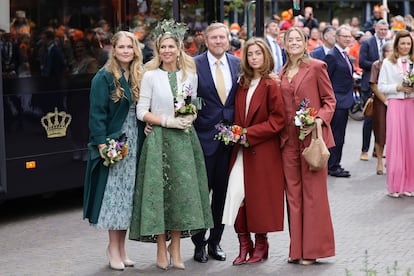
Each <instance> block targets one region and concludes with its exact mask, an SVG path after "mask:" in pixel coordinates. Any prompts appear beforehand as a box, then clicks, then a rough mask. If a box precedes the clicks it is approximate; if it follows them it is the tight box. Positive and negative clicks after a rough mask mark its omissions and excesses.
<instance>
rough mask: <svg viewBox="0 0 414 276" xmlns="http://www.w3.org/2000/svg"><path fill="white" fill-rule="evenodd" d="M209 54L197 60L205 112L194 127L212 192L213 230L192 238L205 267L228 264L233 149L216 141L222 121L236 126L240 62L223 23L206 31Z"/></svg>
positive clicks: (202, 55) (196, 255)
mask: <svg viewBox="0 0 414 276" xmlns="http://www.w3.org/2000/svg"><path fill="white" fill-rule="evenodd" d="M205 37H206V45H207V49H208V51H207V52H204V53H203V54H201V55H199V56H196V57H195V58H194V60H195V63H196V66H197V75H198V90H197V96H198V97H201V98H202V99H203V103H204V104H203V106H202V109H201V110H199V112H198V117H197V120H196V121H195V123H194V126H195V129H196V131H197V134H198V138H199V139H200V143H201V146H202V148H203V152H204V158H205V163H206V168H207V177H208V186H209V189H210V191H211V192H212V200H211V209H212V213H213V220H214V228H212V229H210V234H209V238H208V239H206V238H205V233H206V231H201V232H199V233H197V234H196V235H194V236H192V241H193V243H194V245H195V250H194V260H195V261H197V262H201V263H205V262H207V261H208V256H207V254H206V249H205V247H206V244H208V254H209V255H210V256H211V257H212V258H214V259H216V260H219V261H224V260H226V254H225V253H224V252H223V250H222V249H221V247H220V240H221V236H222V234H223V230H224V225H223V224H222V223H221V221H222V216H223V210H224V202H225V199H226V192H227V182H228V175H229V173H228V169H229V162H230V155H231V150H232V148H231V147H230V146H225V145H224V144H223V143H221V142H219V141H217V140H214V136H215V134H217V130H216V129H215V127H214V126H215V125H216V124H217V123H219V122H220V121H222V120H226V121H229V122H233V116H234V97H235V93H236V90H237V79H238V77H239V73H240V59H239V58H238V57H235V56H233V55H231V54H228V53H226V52H227V50H228V49H229V45H230V41H229V38H230V31H229V29H228V27H227V26H226V25H224V24H222V23H212V24H211V25H209V26H208V27H207V29H206V31H205Z"/></svg>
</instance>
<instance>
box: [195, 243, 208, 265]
mask: <svg viewBox="0 0 414 276" xmlns="http://www.w3.org/2000/svg"><path fill="white" fill-rule="evenodd" d="M194 261H196V262H199V263H206V262H208V256H207V253H206V247H205V246H204V245H203V246H196V248H195V249H194Z"/></svg>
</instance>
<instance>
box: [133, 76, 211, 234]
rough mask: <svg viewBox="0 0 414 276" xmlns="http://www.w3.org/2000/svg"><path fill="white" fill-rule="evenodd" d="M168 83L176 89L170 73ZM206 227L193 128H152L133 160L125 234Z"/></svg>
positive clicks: (205, 194) (204, 187)
mask: <svg viewBox="0 0 414 276" xmlns="http://www.w3.org/2000/svg"><path fill="white" fill-rule="evenodd" d="M159 74H167V72H165V71H163V72H161V71H160V72H159ZM162 76H163V77H165V75H162ZM157 77H158V76H157ZM157 79H158V78H157ZM145 81H146V80H145V75H144V79H143V82H145ZM160 81H161V82H162V79H158V82H160ZM168 81H169V82H170V87H168V88H170V89H171V90H172V91H174V90H175V91H176V87H177V83H176V82H177V78H176V74H175V72H173V73H168ZM166 87H167V86H166ZM167 91H168V90H167ZM141 93H144V92H143V90H141ZM173 94H175V93H173ZM171 104H173V103H171ZM212 226H213V220H212V215H211V208H210V201H209V191H208V183H207V173H206V168H205V163H204V156H203V151H202V148H201V145H200V142H199V140H198V137H197V134H196V132H195V129H194V127H193V126H192V127H191V128H190V129H187V130H185V131H184V130H180V129H169V128H164V127H160V126H153V130H152V132H151V133H150V134H149V135H148V136H147V138H146V139H145V141H144V145H143V148H142V152H141V157H140V161H139V166H138V173H137V182H136V188H135V194H134V201H133V213H132V221H131V226H130V232H129V238H130V239H132V240H139V241H146V242H155V241H156V237H157V235H158V234H167V236H168V234H169V230H175V231H181V232H182V237H188V236H190V235H191V234H192V233H193V232H196V231H197V230H202V229H208V228H210V227H212Z"/></svg>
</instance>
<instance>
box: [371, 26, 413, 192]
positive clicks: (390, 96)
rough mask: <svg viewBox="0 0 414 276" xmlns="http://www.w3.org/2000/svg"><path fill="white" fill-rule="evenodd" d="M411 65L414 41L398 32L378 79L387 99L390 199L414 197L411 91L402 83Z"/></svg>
mask: <svg viewBox="0 0 414 276" xmlns="http://www.w3.org/2000/svg"><path fill="white" fill-rule="evenodd" d="M413 63H414V49H413V39H412V37H411V35H410V32H408V31H406V30H401V31H399V32H398V33H397V34H396V36H395V39H394V45H393V53H392V54H391V55H390V57H388V58H386V59H384V61H383V63H382V67H381V71H380V73H379V77H378V90H379V91H380V92H383V93H385V95H386V97H387V100H386V102H385V103H386V105H387V123H386V125H387V134H386V140H387V151H386V160H387V190H388V195H389V196H391V197H400V195H401V194H403V195H405V196H410V197H412V196H414V170H413V168H414V142H413V141H414V128H413V127H412V118H414V108H413V107H414V88H413V84H410V83H408V82H404V77H405V76H408V75H409V74H410V75H413V74H414V73H413ZM378 157H380V156H378Z"/></svg>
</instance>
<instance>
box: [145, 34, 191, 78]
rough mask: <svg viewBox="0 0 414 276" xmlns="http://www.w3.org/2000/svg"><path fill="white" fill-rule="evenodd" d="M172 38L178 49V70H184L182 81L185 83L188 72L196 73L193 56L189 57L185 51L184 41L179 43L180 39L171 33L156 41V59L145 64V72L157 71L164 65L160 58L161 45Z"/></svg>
mask: <svg viewBox="0 0 414 276" xmlns="http://www.w3.org/2000/svg"><path fill="white" fill-rule="evenodd" d="M168 38H171V39H173V40H174V41H175V44H176V45H177V48H178V56H177V69H181V70H182V78H183V79H182V81H185V80H186V79H187V72H192V73H195V72H196V66H195V63H194V60H193V58H192V57H191V56H189V55H187V54H186V53H185V52H184V50H183V43H182V41H179V39H178V38H177V37H176V36H174V35H172V34H171V33H168V32H167V33H164V34H163V35H161V36H160V37H159V38H158V39H157V40H156V41H155V52H154V57H153V58H152V59H151V60H150V61H149V62H147V63H146V64H145V71H149V70H155V69H157V68H159V67H160V66H161V64H162V60H161V58H160V47H161V43H162V42H163V41H164V40H166V39H168Z"/></svg>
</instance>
